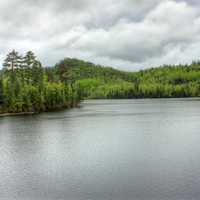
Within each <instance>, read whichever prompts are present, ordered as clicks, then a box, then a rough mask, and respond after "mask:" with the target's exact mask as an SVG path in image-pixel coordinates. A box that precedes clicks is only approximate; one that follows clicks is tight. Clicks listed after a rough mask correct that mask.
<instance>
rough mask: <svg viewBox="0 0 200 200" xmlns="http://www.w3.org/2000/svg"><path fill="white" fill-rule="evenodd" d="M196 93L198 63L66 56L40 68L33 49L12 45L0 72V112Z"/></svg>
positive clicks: (199, 77)
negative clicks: (127, 66) (121, 65)
mask: <svg viewBox="0 0 200 200" xmlns="http://www.w3.org/2000/svg"><path fill="white" fill-rule="evenodd" d="M199 95H200V63H199V62H193V63H192V64H191V65H179V66H163V67H159V68H152V69H148V70H141V71H139V72H123V71H119V70H115V69H113V68H111V67H102V66H99V65H94V64H92V63H90V62H84V61H81V60H77V59H70V58H66V59H64V60H62V61H61V62H59V63H58V64H56V65H55V67H47V68H43V67H42V65H41V63H40V61H38V60H37V58H36V56H35V55H34V53H33V52H31V51H29V52H27V53H26V55H25V56H24V57H23V56H19V54H18V53H17V52H16V51H12V52H11V53H9V54H8V56H7V58H6V59H5V63H4V68H3V70H2V71H1V72H0V112H41V111H49V110H54V109H61V108H64V107H65V108H68V107H72V106H75V105H77V103H78V102H79V101H80V100H81V99H112V98H118V99H120V98H172V97H198V96H199Z"/></svg>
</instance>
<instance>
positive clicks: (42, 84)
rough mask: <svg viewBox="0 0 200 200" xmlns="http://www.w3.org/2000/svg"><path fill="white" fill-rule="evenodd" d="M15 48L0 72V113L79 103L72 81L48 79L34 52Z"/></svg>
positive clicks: (38, 109)
mask: <svg viewBox="0 0 200 200" xmlns="http://www.w3.org/2000/svg"><path fill="white" fill-rule="evenodd" d="M18 61H19V57H18V53H17V52H16V51H12V52H11V53H9V54H8V56H7V58H6V59H5V63H4V69H3V71H1V73H0V75H1V77H2V78H0V112H1V113H5V112H9V113H19V112H41V111H49V110H54V109H60V108H63V107H71V106H74V105H76V104H77V103H78V102H79V100H80V99H79V97H78V96H77V91H73V90H72V87H71V86H70V84H65V82H61V81H59V80H56V81H54V80H52V81H49V80H48V73H47V72H46V70H45V69H44V68H43V67H42V65H41V63H40V62H39V61H38V60H37V59H36V57H35V55H34V54H33V53H32V52H30V51H29V52H27V53H26V55H25V56H24V57H22V56H21V57H20V62H18Z"/></svg>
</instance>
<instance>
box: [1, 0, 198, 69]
mask: <svg viewBox="0 0 200 200" xmlns="http://www.w3.org/2000/svg"><path fill="white" fill-rule="evenodd" d="M0 44H1V45H0V62H1V63H2V61H3V59H4V58H5V55H6V54H7V53H8V51H10V50H12V49H16V50H18V51H20V52H21V53H23V52H25V51H27V50H32V51H34V52H35V53H36V54H37V56H38V57H39V58H40V59H41V61H42V62H43V63H44V64H45V65H53V64H55V63H56V62H57V61H59V60H60V59H62V58H64V57H76V58H80V59H85V60H89V61H92V62H95V63H97V64H103V65H107V66H114V67H116V68H119V69H124V70H138V69H141V68H147V67H152V66H158V65H162V64H172V63H173V64H178V63H190V62H191V61H192V60H197V59H199V57H200V3H199V2H198V0H123V1H120V0H7V1H0Z"/></svg>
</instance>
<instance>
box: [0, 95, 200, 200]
mask: <svg viewBox="0 0 200 200" xmlns="http://www.w3.org/2000/svg"><path fill="white" fill-rule="evenodd" d="M199 133H200V100H199V99H168V100H167V99H154V100H151V99H147V100H92V101H85V102H83V103H82V105H81V107H80V108H76V109H72V110H67V111H62V112H56V113H45V114H40V115H33V116H24V117H23V116H19V117H4V118H0V152H1V153H0V199H3V200H4V199H5V200H14V199H15V200H21V199H22V200H29V199H30V200H37V199H39V200H40V199H41V200H43V199H47V200H49V199H50V200H51V199H52V200H53V199H69V200H71V199H72V200H86V199H87V200H89V199H91V200H104V199H105V200H111V199H114V200H118V199H119V200H129V199H130V200H132V199H136V200H149V199H150V200H151V199H152V200H165V199H166V200H179V199H180V200H185V199H188V200H191V199H193V200H199V199H200V191H199V188H200V175H199V174H200V159H199V157H200V145H199V143H200V134H199Z"/></svg>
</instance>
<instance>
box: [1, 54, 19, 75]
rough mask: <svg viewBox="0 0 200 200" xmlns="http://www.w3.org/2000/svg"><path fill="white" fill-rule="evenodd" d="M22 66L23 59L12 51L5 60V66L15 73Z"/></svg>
mask: <svg viewBox="0 0 200 200" xmlns="http://www.w3.org/2000/svg"><path fill="white" fill-rule="evenodd" d="M20 65H21V57H20V56H19V54H18V52H17V51H15V50H12V51H11V52H10V53H9V54H8V55H7V57H6V59H5V60H4V63H3V66H4V68H5V69H6V70H9V71H10V70H11V71H12V72H14V71H15V70H16V69H18V68H19V67H20Z"/></svg>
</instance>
